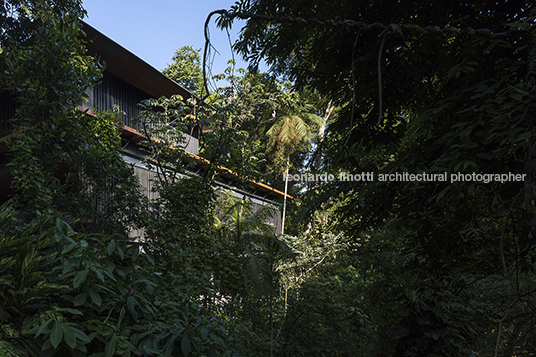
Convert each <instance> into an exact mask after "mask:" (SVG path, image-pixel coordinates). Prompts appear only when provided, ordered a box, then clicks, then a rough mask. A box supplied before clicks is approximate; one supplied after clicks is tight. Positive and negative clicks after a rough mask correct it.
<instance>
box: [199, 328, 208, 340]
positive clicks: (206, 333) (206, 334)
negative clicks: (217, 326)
mask: <svg viewBox="0 0 536 357" xmlns="http://www.w3.org/2000/svg"><path fill="white" fill-rule="evenodd" d="M201 337H202V338H203V339H206V338H207V337H208V329H207V328H206V327H201Z"/></svg>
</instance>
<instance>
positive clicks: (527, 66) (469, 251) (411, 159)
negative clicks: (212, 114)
mask: <svg viewBox="0 0 536 357" xmlns="http://www.w3.org/2000/svg"><path fill="white" fill-rule="evenodd" d="M505 6H506V4H505V3H504V4H503V3H493V4H491V3H489V2H484V1H478V2H467V3H464V2H462V3H451V2H446V1H445V2H439V3H438V2H434V3H431V2H425V1H419V2H417V3H413V4H411V5H410V4H407V3H396V4H393V3H392V2H387V1H380V2H374V4H370V2H361V1H357V2H355V1H353V2H352V1H342V0H341V1H335V2H320V1H315V2H313V3H311V2H308V3H307V4H306V3H305V2H304V1H297V2H290V1H289V2H283V3H281V2H275V1H270V0H259V1H252V2H249V1H242V2H240V3H238V4H237V5H236V6H234V7H233V8H231V10H230V11H229V12H225V11H222V12H219V14H220V15H221V17H220V19H219V23H220V25H221V26H228V25H229V24H230V23H231V22H232V20H233V19H236V18H246V19H247V24H246V26H245V27H244V28H243V30H242V32H241V35H240V39H239V40H238V42H237V43H236V44H235V48H236V49H237V51H238V52H239V53H241V54H242V55H244V56H245V57H247V58H248V59H250V60H253V64H255V63H258V61H259V60H260V59H261V58H263V59H266V60H267V62H268V64H269V66H271V68H272V69H273V71H274V72H275V73H276V74H280V75H285V76H287V78H289V79H291V80H293V81H294V82H295V84H296V86H297V87H298V88H302V87H310V88H313V89H315V90H317V91H318V92H319V93H321V94H322V95H324V96H326V97H327V98H329V99H331V100H333V102H334V104H335V105H337V106H340V107H341V111H340V112H339V114H338V116H337V118H336V120H335V121H334V122H333V123H331V124H330V125H329V126H328V128H327V129H326V136H325V139H324V141H323V143H322V145H320V146H319V149H320V150H321V153H322V156H321V164H320V167H321V168H322V170H323V171H324V172H326V173H328V172H329V173H333V174H334V175H338V174H340V173H344V172H349V173H361V172H371V173H374V175H375V180H374V181H372V182H364V181H358V182H355V181H354V182H348V181H342V182H332V183H329V182H327V183H323V184H322V185H320V186H318V187H316V188H315V190H314V192H310V194H311V202H316V203H319V202H330V201H332V200H339V199H340V200H341V202H345V204H344V205H343V207H342V208H341V210H340V213H341V214H342V215H343V216H344V217H345V219H344V220H343V227H344V229H345V231H346V232H347V234H348V236H349V237H354V240H356V241H358V240H359V239H360V236H361V235H362V234H364V232H366V231H368V230H369V229H374V230H381V229H384V228H385V227H386V222H389V221H390V220H391V219H395V220H396V222H399V223H398V225H399V226H402V227H403V228H404V230H403V231H404V232H407V234H401V232H402V231H401V230H398V229H397V230H394V229H393V228H392V227H390V228H388V230H390V231H391V233H390V234H392V235H393V239H395V238H394V237H396V239H397V240H398V239H400V241H399V242H400V245H399V246H397V248H396V251H397V252H399V253H401V254H402V255H403V258H402V260H401V261H400V264H401V265H400V266H399V268H398V269H399V270H400V271H402V272H404V274H409V275H413V276H415V277H418V278H417V280H415V281H413V282H411V285H412V286H414V287H415V289H414V291H419V292H421V293H422V295H419V294H417V295H414V296H415V297H414V296H413V295H407V294H400V295H398V297H397V302H398V303H400V304H402V305H401V306H406V307H407V308H408V309H407V310H406V312H405V313H407V315H406V318H404V319H401V320H398V321H395V323H396V324H397V325H396V326H395V327H392V328H391V329H390V330H389V331H385V332H384V333H385V335H384V336H385V337H386V338H387V336H389V337H388V338H391V339H392V340H394V341H395V342H394V347H393V348H394V350H393V353H394V355H405V354H408V353H414V354H417V355H419V354H421V355H434V354H435V355H456V353H462V351H468V350H471V349H472V350H473V351H475V350H476V349H477V348H478V347H476V346H477V345H478V343H477V342H475V341H474V340H473V339H472V338H471V339H468V338H467V337H468V336H467V335H464V334H463V333H459V332H460V330H459V329H460V326H461V325H462V321H463V316H464V312H463V311H464V309H463V306H461V305H457V306H456V307H453V309H455V310H456V314H452V316H458V317H460V318H461V320H452V321H445V320H444V318H443V317H442V316H443V315H442V314H443V312H442V311H443V310H442V308H443V307H444V306H446V305H444V304H445V303H446V302H448V301H453V300H449V299H450V298H451V297H453V296H460V295H456V294H462V295H463V294H468V295H466V296H467V299H472V298H474V297H475V296H474V295H472V292H473V291H474V290H473V287H474V286H475V284H476V283H474V281H478V280H479V279H483V280H485V281H487V282H489V281H491V279H493V277H494V276H497V274H498V276H500V277H501V279H502V281H503V282H504V284H506V286H509V291H510V294H507V295H508V296H510V297H509V298H507V303H506V304H503V305H502V306H497V312H498V311H500V312H498V318H497V321H498V322H497V324H493V323H492V321H491V320H487V322H486V324H485V325H486V327H485V328H484V329H483V330H484V331H486V332H483V331H481V335H484V334H494V336H495V337H496V341H497V345H496V346H497V347H496V349H495V351H494V352H495V354H496V355H497V354H498V353H499V352H501V350H502V349H503V348H506V347H505V346H506V343H504V344H503V343H502V342H503V337H504V336H505V334H508V329H507V328H506V325H505V323H506V321H507V320H509V316H511V315H510V313H511V311H512V308H514V306H517V305H516V304H514V301H522V300H523V299H524V297H525V295H523V294H521V293H519V291H520V290H519V291H518V292H517V293H515V292H514V291H515V290H516V289H515V288H514V286H515V285H516V284H519V285H517V286H519V287H520V286H521V285H523V284H524V283H521V282H519V283H515V280H514V279H513V276H516V275H515V274H517V273H520V274H521V273H522V274H527V275H525V279H527V280H525V282H526V283H528V282H529V281H530V280H531V279H532V278H531V276H532V274H533V272H532V269H531V263H530V262H532V259H533V253H532V252H534V250H535V248H536V247H535V246H534V242H533V241H531V239H530V237H531V236H532V235H533V233H534V228H535V227H536V226H535V224H534V222H536V219H535V218H536V213H535V212H536V211H535V207H534V192H535V191H534V180H533V177H534V175H535V170H536V165H535V164H534V161H533V159H532V158H533V157H534V148H535V147H536V146H535V145H534V142H535V139H536V137H535V133H534V130H533V126H532V124H531V116H532V114H531V113H534V102H535V101H534V99H535V98H536V90H535V89H534V88H535V87H534V86H533V85H532V83H533V81H534V80H535V79H534V76H535V75H534V61H535V57H534V53H536V52H535V49H534V16H535V13H534V9H533V7H532V5H531V3H529V2H524V1H519V2H515V4H514V3H509V4H508V7H507V8H506V7H505ZM397 172H398V173H404V172H406V173H408V174H420V173H421V174H422V173H427V174H434V173H435V174H437V173H445V174H446V175H447V177H448V180H447V181H446V182H444V181H439V180H437V179H436V180H428V181H420V182H419V181H410V180H406V181H395V180H394V179H393V180H390V179H389V177H390V176H388V175H390V174H394V173H397ZM486 173H489V174H507V173H513V174H518V175H522V174H525V175H526V179H525V180H524V181H521V180H520V181H516V180H510V181H508V182H505V181H503V182H500V181H492V182H489V180H487V179H485V178H484V176H480V178H479V179H478V178H477V176H476V175H478V174H486ZM460 174H463V175H469V176H464V177H470V179H468V180H465V179H464V180H463V181H462V182H460V180H458V181H453V182H451V180H454V179H458V178H459V177H460V176H459V175H460ZM456 175H457V176H456ZM473 177H474V178H473ZM380 178H383V180H381V179H380ZM386 178H387V179H386ZM388 234H389V233H388ZM379 237H380V236H379V235H373V236H372V238H371V239H372V241H371V242H369V243H368V244H374V243H377V242H379V239H380V238H379ZM369 253H370V254H372V252H369ZM373 261H374V260H373ZM376 262H377V263H374V266H376V268H380V265H379V263H378V261H377V260H376ZM402 262H403V263H402ZM468 276H469V277H471V278H472V279H474V280H466V278H467V277H468ZM529 284H530V283H529ZM421 298H422V299H421ZM417 302H418V303H417ZM423 302H424V303H425V306H426V309H427V311H429V312H430V314H429V315H427V317H426V319H425V321H424V322H425V325H419V324H416V323H415V322H416V321H421V320H418V316H421V315H419V314H420V313H421V312H422V309H423V305H422V303H423ZM419 304H420V305H419ZM472 306H476V305H472ZM472 312H473V313H475V312H476V307H474V308H473V310H472ZM466 313H467V312H465V314H466ZM534 313H535V311H534V310H530V312H527V314H528V316H534ZM529 320H530V318H529ZM529 320H526V319H525V318H519V319H518V320H517V321H515V322H514V321H512V320H509V321H510V323H512V324H513V325H510V326H515V325H519V326H521V325H526V324H530V322H529ZM445 324H446V325H445ZM425 326H426V327H425ZM431 326H433V328H432V329H431ZM512 328H513V327H512ZM432 330H433V331H435V332H434V333H433V334H432V335H430V331H432ZM445 331H449V332H448V333H445ZM456 331H458V332H456ZM492 331H494V332H492ZM450 332H455V334H454V335H449V334H450ZM469 335H471V333H469ZM456 336H458V337H456ZM460 336H462V337H463V338H465V340H463V338H462V337H460ZM527 336H528V335H527ZM514 349H517V350H522V349H523V347H522V346H521V345H518V346H516V347H515V348H514ZM410 351H411V352H410ZM462 354H463V353H462Z"/></svg>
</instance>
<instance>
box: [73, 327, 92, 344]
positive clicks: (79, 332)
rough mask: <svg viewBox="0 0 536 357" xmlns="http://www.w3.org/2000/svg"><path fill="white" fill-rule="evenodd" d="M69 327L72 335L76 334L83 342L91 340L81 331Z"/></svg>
mask: <svg viewBox="0 0 536 357" xmlns="http://www.w3.org/2000/svg"><path fill="white" fill-rule="evenodd" d="M71 329H72V330H73V332H74V335H75V336H76V338H77V339H78V340H80V341H82V342H83V343H90V342H91V339H90V338H89V337H88V335H86V334H85V333H84V332H83V331H80V330H79V329H77V328H75V327H71Z"/></svg>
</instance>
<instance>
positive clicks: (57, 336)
mask: <svg viewBox="0 0 536 357" xmlns="http://www.w3.org/2000/svg"><path fill="white" fill-rule="evenodd" d="M61 325H62V323H61V322H59V321H56V322H54V326H53V327H52V333H51V334H50V343H51V344H52V347H54V348H57V347H58V346H59V345H60V343H61V340H62V339H63V329H62V326H61Z"/></svg>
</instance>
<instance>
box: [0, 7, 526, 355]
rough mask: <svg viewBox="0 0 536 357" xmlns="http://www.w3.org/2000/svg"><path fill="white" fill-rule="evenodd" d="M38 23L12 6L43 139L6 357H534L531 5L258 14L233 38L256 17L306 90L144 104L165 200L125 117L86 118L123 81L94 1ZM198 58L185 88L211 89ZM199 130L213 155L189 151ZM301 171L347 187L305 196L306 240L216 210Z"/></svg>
mask: <svg viewBox="0 0 536 357" xmlns="http://www.w3.org/2000/svg"><path fill="white" fill-rule="evenodd" d="M24 4H26V3H17V4H14V3H13V4H11V3H8V6H7V5H6V6H7V7H5V8H3V10H2V11H4V12H3V13H2V16H4V17H6V16H7V13H8V12H9V11H8V10H6V9H12V10H13V11H14V13H15V14H17V15H16V16H12V17H13V18H12V19H11V20H9V21H11V22H10V23H11V24H12V25H13V26H12V28H9V29H8V26H7V25H5V27H3V30H2V31H3V32H2V36H3V37H2V49H3V52H2V56H3V58H4V59H5V69H6V71H4V72H2V81H4V82H5V83H6V84H7V85H8V86H9V89H10V90H11V91H13V92H17V93H18V96H19V101H20V104H21V105H20V106H19V109H18V111H17V118H16V120H15V121H14V122H13V123H14V124H16V125H19V126H20V127H19V129H20V131H21V132H20V133H19V134H18V135H17V136H16V138H14V139H13V140H12V141H11V142H9V144H10V147H11V151H10V155H11V164H10V165H11V166H10V167H11V168H12V169H13V188H14V189H15V195H14V197H13V200H11V202H9V203H8V204H6V205H4V206H3V207H2V208H1V209H0V355H2V356H3V355H7V356H53V355H73V356H88V355H93V356H114V355H125V356H127V355H142V356H155V355H156V356H158V355H162V356H170V355H173V356H180V355H183V356H188V355H193V356H221V355H224V356H231V355H236V356H311V355H314V356H317V355H318V356H356V355H357V356H472V355H482V356H492V355H494V356H530V355H534V351H535V350H536V346H535V345H534V341H536V336H535V334H534V331H535V327H536V325H535V321H536V318H535V317H536V310H535V309H534V306H535V305H534V303H535V298H536V295H535V291H536V276H535V271H534V261H535V259H536V257H535V255H534V254H535V249H536V246H535V243H534V239H533V238H534V228H535V224H536V213H535V207H534V204H535V202H534V200H535V197H534V195H535V192H536V191H535V190H534V185H535V182H534V177H535V174H536V173H535V172H534V171H535V167H536V165H535V163H534V160H535V157H536V154H535V152H534V150H535V147H536V145H535V133H534V128H533V121H532V117H533V116H534V113H535V112H536V110H535V109H536V108H535V104H534V103H536V92H535V91H536V89H535V88H536V85H535V83H536V75H535V73H536V67H535V66H536V62H535V61H536V48H535V43H534V18H535V16H536V14H535V13H534V10H533V9H532V4H531V3H529V2H522V1H508V2H506V3H504V4H503V3H490V2H484V1H476V2H471V3H463V2H462V3H460V2H458V3H452V2H447V1H441V2H434V3H431V2H424V1H418V2H416V3H415V2H414V3H412V4H409V3H407V2H406V3H404V2H396V3H393V2H388V1H375V2H372V3H371V2H365V1H344V0H338V1H329V2H326V1H324V2H320V1H316V0H312V1H311V0H309V1H307V2H306V1H272V0H255V1H238V2H237V4H236V6H233V7H232V8H231V9H230V10H229V11H220V12H218V14H220V15H221V16H220V18H219V24H220V25H221V26H229V25H230V24H231V23H232V21H233V20H234V19H236V18H245V19H247V23H246V25H245V27H244V28H243V31H242V32H241V35H240V38H239V40H238V42H237V43H236V46H235V48H236V50H237V51H238V52H239V53H241V54H242V55H244V56H246V57H247V58H249V59H251V60H252V62H253V64H255V63H256V62H257V61H260V60H261V59H265V60H267V62H268V64H269V65H270V66H271V70H272V74H274V75H278V76H281V77H282V78H285V79H288V80H290V82H283V81H278V80H276V79H275V77H274V76H272V75H268V74H259V73H256V72H254V71H251V72H246V71H242V70H236V72H235V70H234V67H233V66H231V67H230V68H229V70H228V71H227V72H226V73H224V74H223V75H221V76H218V77H217V79H220V80H226V81H227V83H228V84H229V85H227V86H225V87H223V88H219V89H218V90H216V91H215V92H214V93H211V96H210V97H208V98H206V102H207V103H208V104H209V105H206V106H204V107H203V108H200V107H199V102H198V101H197V100H196V99H193V100H190V101H187V102H185V101H183V100H182V98H180V97H172V98H158V99H150V100H147V101H144V102H142V103H141V115H140V117H139V118H138V119H139V121H140V123H141V124H142V128H143V130H144V134H145V135H146V137H147V138H148V140H147V141H146V142H145V150H146V153H147V160H146V162H145V163H144V165H146V167H148V168H150V169H151V170H152V172H154V173H155V177H154V190H155V192H154V197H156V199H155V200H154V201H152V202H147V201H146V200H145V199H143V198H142V197H141V191H140V189H139V188H138V185H137V182H136V180H135V179H134V178H133V177H132V170H131V169H130V168H129V167H128V166H127V165H126V164H125V163H124V162H123V161H122V159H121V145H120V136H119V135H120V128H119V126H118V125H117V122H118V115H120V111H114V112H104V113H97V114H96V115H95V116H91V115H87V113H86V114H84V113H82V112H80V111H79V110H76V109H75V108H76V106H77V105H78V104H80V103H81V102H82V101H83V99H84V89H85V87H86V86H92V85H94V84H95V83H97V82H98V80H99V75H100V71H101V68H99V65H98V64H97V63H96V62H95V61H94V60H93V59H91V58H88V57H85V55H84V50H83V46H82V43H80V42H79V40H78V34H79V30H78V25H77V22H76V21H73V20H69V17H68V16H67V14H70V13H72V14H75V15H80V14H82V10H81V9H80V8H79V7H78V5H77V4H78V3H76V4H75V5H73V4H71V5H73V6H71V7H69V9H70V10H66V11H63V12H64V13H65V14H66V15H65V16H63V15H61V16H60V15H59V14H58V13H57V12H58V11H59V10H60V9H62V6H67V5H69V3H61V4H60V3H57V2H56V3H54V2H43V6H42V7H31V6H30V7H29V5H24ZM28 4H30V3H28ZM9 6H11V7H9ZM38 8H39V9H42V10H43V12H36V10H35V9H38ZM45 10H46V11H45ZM10 11H11V10H10ZM60 12H61V11H60ZM37 14H39V15H37ZM45 15H46V16H45ZM6 24H7V22H6ZM38 25H39V29H40V31H37V32H35V31H34V30H35V26H38ZM19 30H24V31H19ZM32 35H33V36H32ZM15 38H17V39H18V40H15ZM23 39H27V40H28V41H22V40H23ZM8 43H9V45H8ZM13 44H16V45H13ZM196 55H197V53H196V51H193V50H192V49H191V48H188V47H183V48H181V49H179V50H178V51H177V54H176V56H175V57H174V59H173V60H174V62H175V63H174V64H173V65H170V67H169V68H168V69H167V71H168V72H169V73H168V75H171V76H173V73H182V72H181V71H185V73H188V76H190V75H191V78H186V80H191V82H188V83H189V84H187V85H188V86H191V87H189V88H190V90H192V91H194V92H195V91H198V90H199V85H200V84H199V83H202V82H200V79H199V73H200V72H199V63H198V62H199V57H198V56H196ZM180 78H182V77H176V79H177V80H183V79H180ZM185 85H186V82H185ZM196 86H197V87H196ZM197 94H199V93H197ZM199 129H202V130H201V134H200V138H201V143H202V147H201V156H203V158H202V159H200V158H197V157H194V156H193V155H190V154H188V153H186V152H185V151H184V150H182V149H181V147H184V146H186V145H188V140H189V138H190V136H189V135H191V134H193V133H194V132H195V131H196V130H199ZM312 149H314V152H313V153H310V151H311V150H312ZM284 166H286V167H287V168H288V167H289V166H291V168H290V172H291V173H303V174H305V173H313V174H325V175H328V174H332V175H333V176H334V177H335V178H337V179H334V180H317V181H312V182H305V183H296V182H294V184H295V185H294V187H292V191H291V192H292V194H293V195H296V196H299V198H298V199H297V200H296V202H294V203H292V204H291V205H290V207H289V213H288V220H289V222H288V229H286V232H287V233H290V234H286V235H280V236H277V235H276V234H275V232H274V227H273V226H271V225H269V224H267V222H268V221H269V218H270V215H271V214H273V211H272V210H271V207H265V208H264V209H258V208H255V206H254V204H253V202H251V201H248V200H244V199H243V197H242V195H241V194H239V193H238V191H237V192H230V191H227V192H225V191H215V190H214V186H215V180H216V179H218V180H225V179H228V178H229V177H232V178H233V180H235V181H234V182H235V184H236V182H238V184H236V185H238V186H239V188H241V189H247V188H248V187H247V185H248V182H250V180H251V179H253V180H257V181H263V182H265V183H269V184H271V185H273V186H275V187H277V188H282V185H283V180H282V175H281V169H282V167H284ZM229 170H231V172H230V171H229ZM192 172H196V174H192ZM342 173H349V174H354V175H355V174H358V175H359V176H358V177H359V179H357V178H355V179H354V180H353V181H348V180H343V179H339V175H340V174H342ZM362 173H365V174H367V173H368V174H370V175H371V176H372V177H373V179H371V180H369V179H367V180H365V176H362V175H361V174H362ZM397 174H398V175H399V178H398V179H397V176H396V175H397ZM405 174H407V175H408V176H404V175H405ZM411 174H413V175H421V176H419V177H421V178H422V177H424V176H423V174H427V175H434V174H435V175H439V174H441V175H443V174H444V175H445V177H446V180H445V181H442V180H439V179H438V177H439V176H435V179H429V180H421V181H417V180H410V179H404V177H409V175H411ZM460 174H463V175H469V176H467V177H466V176H463V177H462V176H460ZM509 174H512V175H514V177H516V176H515V175H519V176H521V177H524V179H523V180H517V179H512V178H511V177H512V176H508V175H509ZM370 175H369V177H370ZM477 175H481V176H479V178H477ZM483 175H488V176H483ZM494 175H499V176H494ZM500 175H506V177H507V178H508V179H507V180H503V181H502V182H501V181H500V180H501V179H502V178H503V177H505V176H500ZM522 175H525V176H522ZM324 177H326V176H324ZM429 177H432V176H429ZM381 178H384V179H383V180H382V179H381ZM454 178H456V179H457V180H454ZM498 179H499V180H498ZM125 207H128V209H125ZM134 235H135V236H134ZM141 238H143V239H141Z"/></svg>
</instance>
